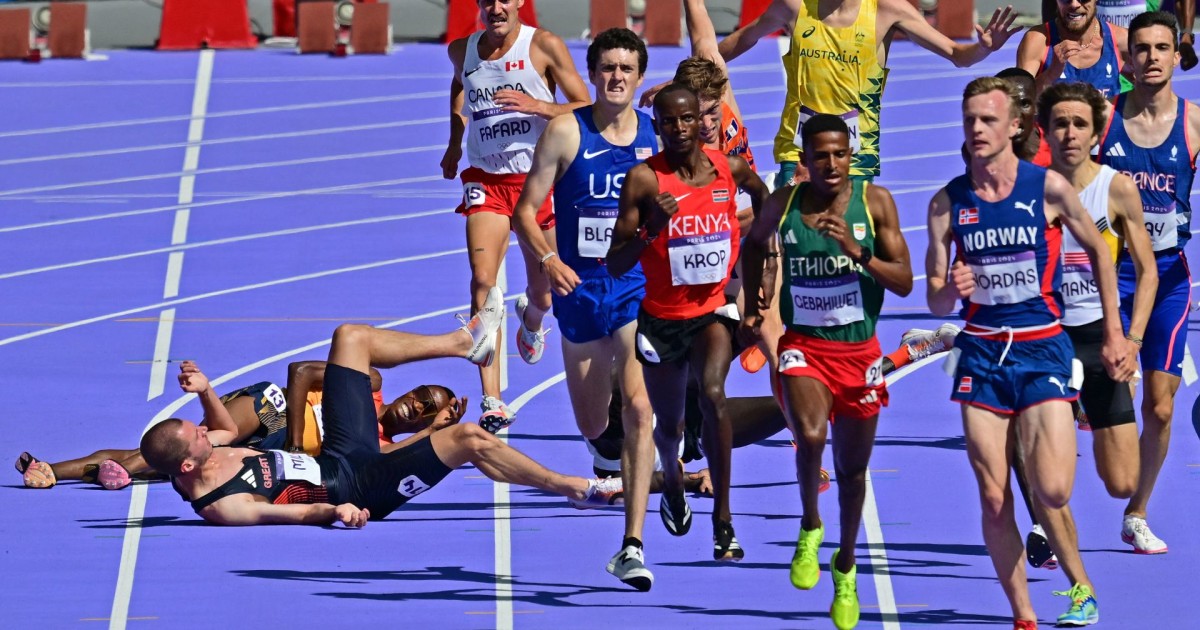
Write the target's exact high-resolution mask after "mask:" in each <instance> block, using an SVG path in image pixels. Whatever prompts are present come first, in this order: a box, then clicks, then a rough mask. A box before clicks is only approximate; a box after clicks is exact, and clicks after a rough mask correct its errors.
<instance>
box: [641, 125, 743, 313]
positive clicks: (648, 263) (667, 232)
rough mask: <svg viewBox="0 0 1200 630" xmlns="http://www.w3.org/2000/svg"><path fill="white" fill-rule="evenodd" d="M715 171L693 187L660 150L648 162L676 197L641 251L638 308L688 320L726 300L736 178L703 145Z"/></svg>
mask: <svg viewBox="0 0 1200 630" xmlns="http://www.w3.org/2000/svg"><path fill="white" fill-rule="evenodd" d="M704 154H705V155H706V156H707V157H708V159H709V160H711V161H712V163H713V166H715V167H716V171H717V175H716V177H714V178H713V181H712V182H711V183H709V184H708V185H707V186H701V187H698V188H693V187H692V186H689V185H687V184H685V183H683V181H681V180H680V179H679V177H677V176H676V175H675V173H674V172H672V170H671V167H670V166H669V165H668V164H667V160H666V157H665V156H664V154H662V153H660V154H658V155H656V156H654V157H652V158H650V159H648V160H646V165H647V166H649V167H650V168H651V169H653V170H654V175H655V176H656V177H657V178H658V190H659V192H665V193H670V194H672V195H674V196H675V200H676V202H677V203H678V204H679V211H678V212H676V213H675V215H674V216H672V217H671V220H670V222H668V223H667V227H666V228H665V229H664V230H663V231H662V233H660V234H659V235H658V237H657V238H656V239H655V240H654V241H653V242H651V243H650V244H649V245H648V246H647V247H646V249H645V250H643V252H642V258H641V262H642V269H643V270H644V271H645V273H646V298H645V300H643V301H642V308H643V309H645V311H646V312H647V313H649V314H650V315H652V316H654V317H657V318H659V319H675V320H679V319H691V318H694V317H700V316H701V315H706V314H708V313H711V312H713V311H714V310H716V309H717V308H718V307H720V306H722V305H723V304H725V292H724V289H725V285H726V284H728V283H729V272H730V271H731V270H732V269H733V263H734V262H735V261H736V260H737V257H738V250H739V247H740V241H741V232H740V229H739V227H738V222H737V201H736V200H735V199H734V195H736V194H737V183H736V182H734V180H733V175H732V174H731V173H730V171H729V159H728V158H727V157H725V154H723V153H721V152H719V151H714V150H712V149H704Z"/></svg>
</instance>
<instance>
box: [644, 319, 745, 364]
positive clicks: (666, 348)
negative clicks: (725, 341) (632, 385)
mask: <svg viewBox="0 0 1200 630" xmlns="http://www.w3.org/2000/svg"><path fill="white" fill-rule="evenodd" d="M712 324H721V325H722V326H724V327H725V328H726V329H727V330H728V331H729V336H730V343H731V344H732V345H733V347H734V352H733V353H734V354H735V355H736V354H737V353H738V349H737V345H738V344H737V334H736V333H737V325H738V323H737V322H736V321H734V320H732V319H729V318H727V317H722V316H720V315H717V314H716V313H708V314H706V315H701V316H700V317H693V318H691V319H659V318H657V317H655V316H653V315H651V314H649V313H647V312H646V310H645V309H639V310H638V319H637V327H638V330H637V359H638V361H641V362H642V364H643V365H661V364H667V363H679V362H681V361H684V360H686V359H687V358H688V355H689V354H690V353H691V350H692V346H693V345H694V344H695V342H696V337H697V336H699V335H700V332H701V331H703V330H704V329H705V328H708V327H709V326H710V325H712Z"/></svg>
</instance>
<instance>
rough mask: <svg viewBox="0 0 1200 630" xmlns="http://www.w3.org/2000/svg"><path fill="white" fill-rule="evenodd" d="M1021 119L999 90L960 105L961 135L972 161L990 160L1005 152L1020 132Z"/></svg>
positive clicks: (969, 99)
mask: <svg viewBox="0 0 1200 630" xmlns="http://www.w3.org/2000/svg"><path fill="white" fill-rule="evenodd" d="M1020 125H1021V121H1020V118H1018V117H1016V116H1013V115H1012V112H1010V111H1009V107H1008V95H1006V94H1005V93H1004V92H1001V91H999V90H992V91H991V92H987V93H985V94H978V95H976V96H972V97H971V98H968V99H967V100H966V102H964V103H963V135H964V137H965V139H966V142H967V152H968V153H969V154H970V155H971V157H972V158H981V159H986V158H991V157H994V156H996V155H999V154H1000V153H1002V152H1003V151H1004V149H1005V148H1009V149H1010V150H1011V147H1012V138H1013V136H1016V135H1017V130H1018V129H1019V128H1020Z"/></svg>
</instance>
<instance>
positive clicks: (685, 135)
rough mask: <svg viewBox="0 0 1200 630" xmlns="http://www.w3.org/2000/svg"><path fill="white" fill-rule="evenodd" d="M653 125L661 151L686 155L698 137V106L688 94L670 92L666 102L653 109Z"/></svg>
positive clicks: (694, 99) (693, 97)
mask: <svg viewBox="0 0 1200 630" xmlns="http://www.w3.org/2000/svg"><path fill="white" fill-rule="evenodd" d="M654 124H655V128H656V129H658V137H659V138H661V139H662V143H663V150H664V151H666V152H668V153H687V152H688V151H691V150H692V149H693V148H695V145H696V140H697V138H699V137H700V104H699V103H697V102H696V96H695V95H694V94H692V93H690V92H685V91H682V90H680V91H676V92H672V93H671V95H670V98H668V99H667V100H666V102H664V103H662V104H661V105H658V106H656V107H655V108H654Z"/></svg>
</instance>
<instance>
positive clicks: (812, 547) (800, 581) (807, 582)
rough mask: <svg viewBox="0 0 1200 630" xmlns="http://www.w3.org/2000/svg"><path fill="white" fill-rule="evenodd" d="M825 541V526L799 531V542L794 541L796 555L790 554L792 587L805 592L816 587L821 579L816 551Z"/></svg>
mask: <svg viewBox="0 0 1200 630" xmlns="http://www.w3.org/2000/svg"><path fill="white" fill-rule="evenodd" d="M823 540H825V525H821V526H820V527H818V528H816V529H803V528H801V529H800V540H798V541H796V553H794V554H792V586H795V587H796V588H798V589H800V590H802V591H807V590H809V589H811V588H812V587H814V586H816V585H817V579H818V578H820V577H821V564H820V563H819V562H817V550H819V549H820V548H821V541H823Z"/></svg>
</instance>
